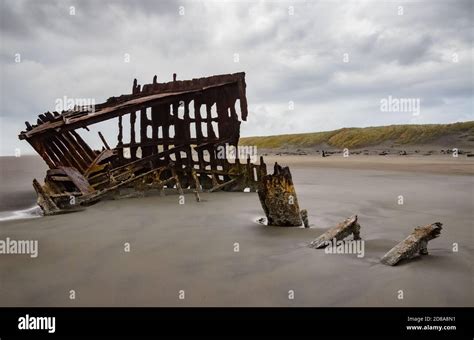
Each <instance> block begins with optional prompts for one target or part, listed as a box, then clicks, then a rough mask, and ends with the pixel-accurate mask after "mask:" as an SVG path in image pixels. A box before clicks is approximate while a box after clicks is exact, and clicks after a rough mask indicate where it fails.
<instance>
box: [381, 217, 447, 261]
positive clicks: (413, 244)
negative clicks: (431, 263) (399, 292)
mask: <svg viewBox="0 0 474 340" xmlns="http://www.w3.org/2000/svg"><path fill="white" fill-rule="evenodd" d="M442 225H443V224H442V223H440V222H435V223H433V224H428V225H426V226H423V227H416V228H415V230H414V231H413V232H412V233H411V234H410V235H408V236H407V238H405V239H404V240H403V241H401V242H400V243H398V244H397V245H396V246H395V247H393V248H392V249H390V251H388V252H387V253H386V254H385V255H384V256H383V257H382V259H381V261H380V262H382V263H383V264H386V265H389V266H395V265H396V264H397V263H399V262H400V261H401V260H408V259H411V258H413V257H414V256H416V255H417V254H420V255H428V241H431V240H433V239H435V238H437V237H439V236H440V234H441V229H442V227H441V226H442Z"/></svg>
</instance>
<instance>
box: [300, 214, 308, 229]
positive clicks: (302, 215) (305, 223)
mask: <svg viewBox="0 0 474 340" xmlns="http://www.w3.org/2000/svg"><path fill="white" fill-rule="evenodd" d="M300 214H301V219H302V220H303V225H304V227H305V228H309V220H308V211H307V210H306V209H303V210H301V212H300Z"/></svg>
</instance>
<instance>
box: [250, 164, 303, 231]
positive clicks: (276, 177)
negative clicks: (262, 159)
mask: <svg viewBox="0 0 474 340" xmlns="http://www.w3.org/2000/svg"><path fill="white" fill-rule="evenodd" d="M258 197H259V198H260V203H261V204H262V208H263V211H264V212H265V215H266V216H267V219H268V225H273V226H286V227H292V226H301V224H302V221H301V216H300V209H299V206H298V199H297V198H296V191H295V187H294V186H293V180H292V178H291V173H290V169H289V168H288V167H284V168H282V167H281V166H280V165H278V163H275V166H274V172H273V175H265V176H263V177H262V179H261V181H260V187H259V189H258Z"/></svg>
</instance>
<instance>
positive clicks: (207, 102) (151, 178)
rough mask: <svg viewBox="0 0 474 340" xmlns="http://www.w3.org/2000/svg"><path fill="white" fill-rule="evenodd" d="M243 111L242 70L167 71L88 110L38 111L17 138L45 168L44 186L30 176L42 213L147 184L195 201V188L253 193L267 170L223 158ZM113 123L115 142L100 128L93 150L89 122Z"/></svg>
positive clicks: (135, 191)
mask: <svg viewBox="0 0 474 340" xmlns="http://www.w3.org/2000/svg"><path fill="white" fill-rule="evenodd" d="M247 114H248V111H247V99H246V83H245V73H235V74H226V75H217V76H211V77H206V78H199V79H192V80H184V81H182V80H177V79H176V74H174V75H173V80H172V81H170V82H166V83H158V82H157V76H155V77H154V78H153V82H152V83H150V84H145V85H143V86H140V85H138V84H137V80H136V79H135V80H134V82H133V85H132V93H131V94H124V95H121V96H118V97H111V98H109V99H108V100H107V101H106V102H104V103H101V104H97V105H95V106H94V107H92V108H91V107H77V106H76V107H74V108H72V109H68V110H63V111H62V112H46V113H43V114H40V115H39V116H38V119H37V121H36V123H35V124H31V123H29V122H25V124H26V129H25V131H22V132H21V133H20V134H19V138H20V139H21V140H26V141H27V142H28V143H29V144H30V145H31V146H32V147H33V148H34V149H35V151H36V152H37V153H38V154H39V155H40V156H41V157H42V158H43V160H44V161H45V162H46V164H47V165H48V167H49V169H48V170H47V172H46V176H45V178H44V183H43V184H41V183H40V182H39V181H38V180H37V179H34V180H33V186H34V189H35V190H36V193H37V196H38V199H37V203H38V205H39V206H40V207H41V209H42V210H43V212H44V214H45V215H52V214H57V213H62V212H68V211H73V210H77V209H81V208H82V207H84V206H87V205H90V204H93V203H95V202H97V201H99V200H101V199H105V198H120V197H129V196H136V195H138V196H140V195H143V194H144V193H145V192H147V191H148V190H153V189H155V190H159V191H160V192H161V193H164V192H165V190H168V189H169V190H173V191H174V190H175V191H177V192H178V193H179V194H183V193H184V191H185V190H191V191H193V192H194V193H195V195H196V199H197V200H199V192H200V191H201V190H207V191H217V190H225V191H243V190H244V189H246V188H249V189H250V190H251V191H257V188H258V183H259V181H260V180H261V178H262V177H263V176H265V175H266V165H265V163H264V161H263V158H260V164H254V163H253V162H251V161H250V158H247V159H243V160H240V159H239V155H238V154H236V157H235V159H229V158H228V157H226V155H227V153H226V150H227V148H230V147H238V142H239V137H240V124H241V122H242V121H245V120H246V119H247ZM114 120H115V123H114V124H115V125H114V126H116V131H117V132H116V136H117V140H116V141H111V140H106V139H105V137H104V135H103V134H102V133H101V132H100V131H99V132H98V135H99V137H100V140H101V141H102V143H103V146H102V147H101V149H100V150H95V149H94V148H93V147H92V146H91V145H90V144H88V143H87V142H86V139H87V138H84V136H85V135H84V134H92V133H93V132H91V130H90V129H89V127H90V126H91V125H94V124H97V123H100V122H104V121H114ZM125 123H127V124H126V125H127V127H129V128H126V127H124V125H125ZM125 137H127V138H125ZM112 143H113V144H112ZM222 155H224V157H223V156H222Z"/></svg>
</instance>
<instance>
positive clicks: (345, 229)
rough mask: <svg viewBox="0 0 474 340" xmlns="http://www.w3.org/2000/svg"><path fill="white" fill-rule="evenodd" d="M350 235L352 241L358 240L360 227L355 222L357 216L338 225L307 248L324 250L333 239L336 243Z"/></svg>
mask: <svg viewBox="0 0 474 340" xmlns="http://www.w3.org/2000/svg"><path fill="white" fill-rule="evenodd" d="M350 234H353V235H354V240H360V225H359V223H358V222H357V215H353V216H351V217H349V218H347V219H345V220H344V221H342V222H341V223H339V224H338V225H337V226H335V227H334V228H331V229H329V230H328V231H326V232H325V233H324V234H322V235H321V236H319V237H318V238H317V239H315V240H314V241H313V242H311V243H310V245H309V246H310V247H311V248H318V249H320V248H325V247H327V246H328V245H329V244H330V243H331V242H332V241H333V239H336V241H339V240H343V239H345V238H346V237H347V236H349V235H350Z"/></svg>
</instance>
